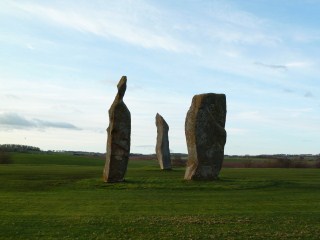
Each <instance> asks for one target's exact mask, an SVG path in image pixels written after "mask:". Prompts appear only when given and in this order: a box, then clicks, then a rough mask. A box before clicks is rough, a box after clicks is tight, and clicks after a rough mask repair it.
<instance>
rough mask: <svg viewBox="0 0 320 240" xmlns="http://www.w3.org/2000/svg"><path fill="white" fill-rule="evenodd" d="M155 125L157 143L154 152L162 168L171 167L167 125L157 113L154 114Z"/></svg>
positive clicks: (167, 168)
mask: <svg viewBox="0 0 320 240" xmlns="http://www.w3.org/2000/svg"><path fill="white" fill-rule="evenodd" d="M156 126H157V144H156V153H157V158H158V161H159V164H160V168H161V169H163V170H169V169H171V158H170V149H169V136H168V131H169V126H168V124H167V122H166V121H165V120H164V119H163V117H162V116H161V115H160V114H159V113H157V115H156Z"/></svg>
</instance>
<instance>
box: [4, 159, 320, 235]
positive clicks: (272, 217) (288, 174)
mask: <svg viewBox="0 0 320 240" xmlns="http://www.w3.org/2000/svg"><path fill="white" fill-rule="evenodd" d="M13 160H14V164H8V165H0V182H1V184H0V220H1V221H0V239H320V169H253V168H251V169H235V168H232V169H230V168H229V169H223V170H222V172H221V175H220V177H221V178H220V180H219V181H216V182H187V181H184V180H183V174H184V168H177V169H175V170H173V171H160V170H159V168H158V165H157V163H156V161H153V160H143V161H137V160H135V161H131V162H130V164H129V167H128V172H127V175H126V182H125V183H120V184H119V183H118V184H106V183H103V182H102V169H103V165H104V161H103V160H101V159H99V158H90V157H81V156H72V155H63V154H52V155H46V154H15V155H13Z"/></svg>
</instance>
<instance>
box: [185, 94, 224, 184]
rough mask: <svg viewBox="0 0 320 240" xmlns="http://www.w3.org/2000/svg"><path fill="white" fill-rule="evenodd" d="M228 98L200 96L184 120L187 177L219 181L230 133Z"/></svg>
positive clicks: (195, 99) (213, 95) (194, 99)
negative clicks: (228, 131)
mask: <svg viewBox="0 0 320 240" xmlns="http://www.w3.org/2000/svg"><path fill="white" fill-rule="evenodd" d="M226 113H227V107H226V96H225V95H224V94H215V93H207V94H199V95H195V96H194V97H193V99H192V103H191V107H190V109H189V111H188V113H187V116H186V121H185V134H186V140H187V146H188V162H187V169H186V172H185V176H184V178H185V179H187V180H214V179H217V178H218V175H219V172H220V170H221V166H222V162H223V158H224V145H225V143H226V139H227V133H226V131H225V129H224V127H225V122H226Z"/></svg>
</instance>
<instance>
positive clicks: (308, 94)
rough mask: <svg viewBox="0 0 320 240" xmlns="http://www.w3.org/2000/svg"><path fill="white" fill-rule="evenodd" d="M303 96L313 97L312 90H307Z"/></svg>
mask: <svg viewBox="0 0 320 240" xmlns="http://www.w3.org/2000/svg"><path fill="white" fill-rule="evenodd" d="M303 96H304V97H306V98H313V97H314V96H313V94H312V92H310V91H307V92H306V93H305V94H304V95H303Z"/></svg>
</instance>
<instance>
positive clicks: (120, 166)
mask: <svg viewBox="0 0 320 240" xmlns="http://www.w3.org/2000/svg"><path fill="white" fill-rule="evenodd" d="M117 87H118V93H117V95H116V97H115V99H114V101H113V103H112V105H111V107H110V109H109V127H108V128H107V132H108V140H107V155H106V163H105V166H104V170H103V179H104V181H105V182H122V181H124V176H125V173H126V171H127V166H128V160H129V155H130V136H131V115H130V111H129V109H128V108H127V106H126V104H125V103H124V102H123V96H124V94H125V91H126V88H127V77H126V76H123V77H122V78H121V79H120V81H119V83H118V85H117Z"/></svg>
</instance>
